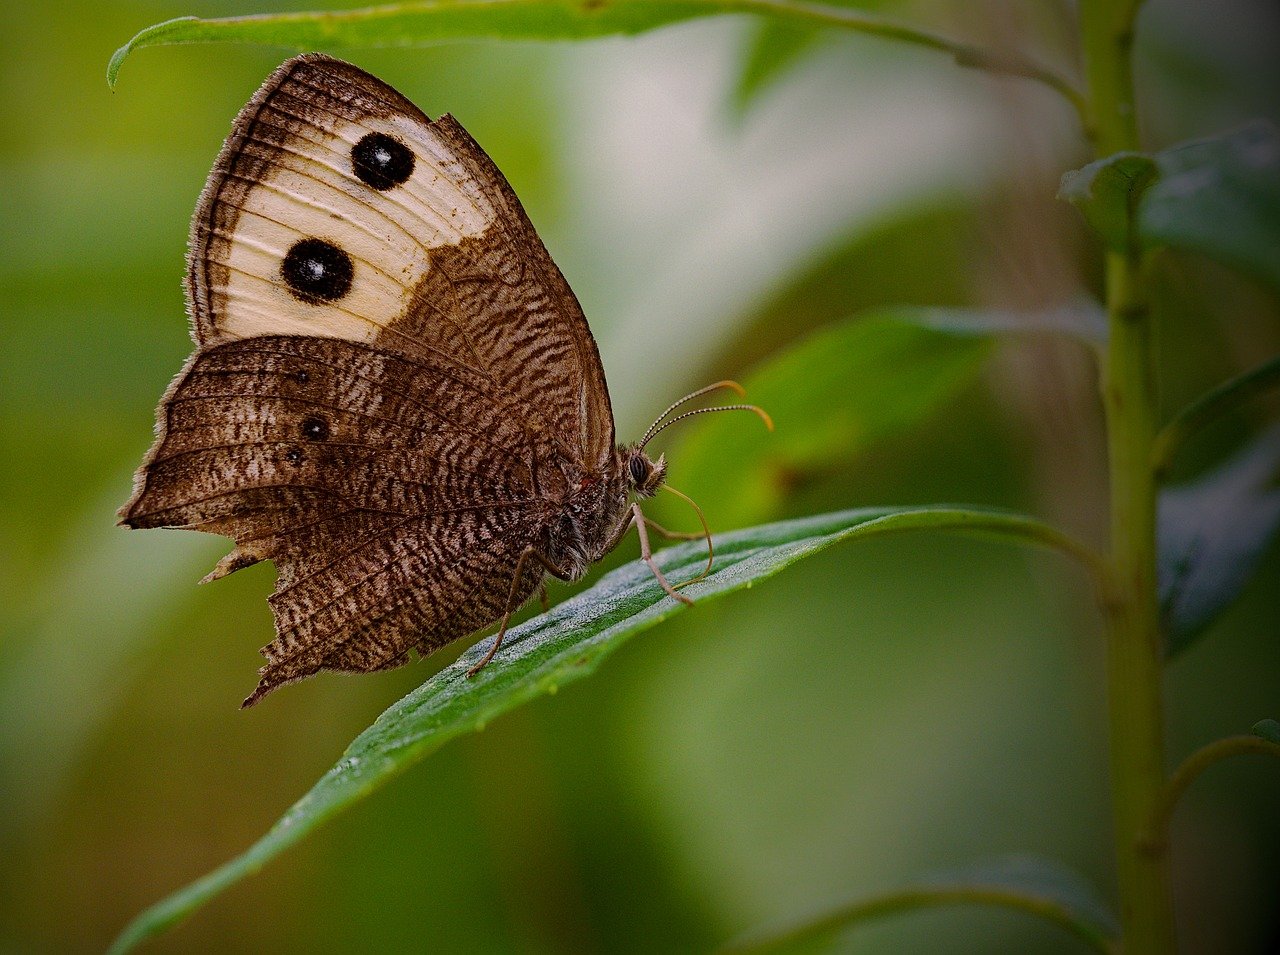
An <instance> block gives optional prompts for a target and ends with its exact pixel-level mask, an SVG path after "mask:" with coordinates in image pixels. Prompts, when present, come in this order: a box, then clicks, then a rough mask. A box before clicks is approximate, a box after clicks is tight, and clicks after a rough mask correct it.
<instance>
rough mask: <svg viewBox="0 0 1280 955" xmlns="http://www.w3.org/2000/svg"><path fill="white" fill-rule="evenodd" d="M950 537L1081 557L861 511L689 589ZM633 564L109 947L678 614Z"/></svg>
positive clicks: (734, 548)
mask: <svg viewBox="0 0 1280 955" xmlns="http://www.w3.org/2000/svg"><path fill="white" fill-rule="evenodd" d="M922 529H923V530H952V531H959V532H961V533H966V534H971V535H976V536H997V537H1002V538H1007V539H1013V540H1019V541H1022V542H1025V543H1031V544H1034V545H1036V546H1042V547H1051V548H1056V549H1059V550H1062V551H1064V552H1067V553H1069V554H1071V555H1072V556H1075V557H1082V556H1083V555H1082V554H1081V553H1078V552H1077V550H1076V545H1074V543H1073V542H1072V541H1070V539H1068V538H1066V537H1065V536H1064V535H1062V534H1061V533H1060V532H1058V531H1056V530H1054V529H1053V528H1050V527H1048V526H1046V525H1044V524H1041V523H1040V522H1038V521H1036V520H1034V519H1033V518H1029V517H1025V516H1023V515H1019V514H1014V513H1010V512H1006V511H996V510H979V509H966V508H956V507H932V508H889V507H881V508H864V509H858V510H852V511H839V512H835V513H831V514H822V515H817V516H815V517H809V518H802V519H799V520H793V521H783V522H779V523H776V524H769V525H764V526H761V527H755V528H750V529H748V530H745V531H739V532H736V533H734V534H729V535H725V536H723V537H721V538H720V539H718V541H717V546H716V556H717V567H716V569H715V570H714V571H713V572H712V574H711V576H710V577H708V578H707V579H706V580H705V581H703V582H701V583H699V584H695V585H693V586H692V587H690V588H689V589H688V591H687V593H689V594H690V595H692V596H694V597H695V598H698V599H708V598H711V597H716V596H720V595H723V594H726V593H730V592H732V591H735V590H739V589H743V588H746V587H750V586H752V585H753V584H755V583H756V582H757V581H760V580H764V579H767V578H768V577H772V576H773V575H774V574H777V573H779V572H780V571H782V570H783V569H785V568H786V567H788V566H790V565H791V564H793V563H795V562H796V561H798V560H800V559H802V558H804V557H807V556H809V555H811V554H815V553H818V552H819V551H822V550H825V549H826V548H828V547H830V546H832V545H834V544H837V543H840V542H842V541H846V540H850V539H853V538H857V537H867V536H873V535H879V534H884V533H892V532H897V531H903V530H922ZM704 561H705V551H704V550H703V549H702V547H701V546H700V544H699V543H691V544H684V545H679V546H676V547H672V548H668V549H667V550H664V551H662V552H661V554H660V562H661V564H662V566H663V570H664V572H665V573H666V574H667V575H668V576H674V577H675V578H676V579H680V578H683V577H685V576H692V575H693V574H695V573H696V572H697V571H698V570H700V568H701V566H702V564H703V563H704ZM681 610H682V605H681V604H679V603H676V602H675V601H673V600H671V599H670V598H668V597H666V596H665V594H664V593H663V592H662V590H661V588H660V587H659V586H658V585H657V583H656V582H655V581H654V580H653V578H652V575H651V574H650V573H649V571H648V569H647V568H645V567H644V566H643V565H641V564H639V562H636V561H633V562H632V563H630V564H627V565H624V566H623V567H621V568H619V569H617V570H615V571H612V572H611V573H609V574H606V575H605V576H604V577H602V578H601V579H600V580H599V581H598V582H597V583H596V584H595V585H594V586H593V587H591V588H589V589H588V590H587V591H584V592H583V593H581V594H578V595H577V596H575V597H572V598H570V599H569V600H566V601H565V602H564V603H561V604H559V605H557V606H556V607H553V608H552V609H551V610H549V611H548V612H546V613H544V614H542V615H541V616H539V617H535V618H534V619H532V620H530V621H528V622H526V623H524V624H522V625H520V626H519V627H515V628H513V629H512V630H511V631H510V632H509V633H508V635H507V639H506V640H505V641H504V643H503V648H502V650H501V651H500V652H499V653H498V654H497V656H495V658H494V659H493V661H492V662H491V663H490V664H489V665H488V666H486V667H485V668H484V669H482V670H481V671H480V672H479V673H478V674H477V675H476V677H475V678H474V679H467V677H466V675H465V674H466V671H467V669H468V668H469V667H470V666H471V664H472V663H473V662H475V661H477V660H478V659H479V658H480V656H481V655H482V654H483V652H484V649H485V645H486V644H487V643H488V641H487V640H482V641H480V642H479V643H477V644H476V645H475V646H473V647H471V648H470V649H469V650H468V651H467V652H466V653H464V654H463V655H462V656H461V657H460V658H459V659H458V660H457V661H456V662H455V663H453V664H451V665H450V666H448V667H446V668H444V669H443V670H441V671H440V672H439V673H437V674H436V675H435V676H433V677H431V678H430V679H428V680H427V681H426V682H425V683H423V684H422V686H420V687H418V689H416V690H414V691H413V692H411V693H410V694H408V695H407V696H406V697H404V698H403V699H402V700H400V701H399V702H397V703H395V704H393V705H392V706H391V707H389V708H388V709H387V710H386V711H385V712H384V713H383V714H382V715H381V716H379V717H378V719H377V720H375V721H374V723H373V724H372V725H371V726H370V727H369V728H368V729H366V730H365V731H364V732H363V733H361V734H360V735H359V736H357V737H356V739H355V740H354V741H353V742H352V743H351V745H350V746H349V747H347V749H346V751H345V752H344V753H343V755H342V758H341V759H339V761H338V762H337V764H335V766H334V767H333V768H332V769H330V770H329V771H328V772H327V773H326V774H325V775H324V776H323V777H321V779H320V780H319V781H318V782H317V783H316V784H315V785H314V786H313V787H312V788H311V789H310V790H309V791H308V792H307V793H306V794H305V795H304V796H303V797H302V798H301V799H299V800H298V801H297V802H296V803H294V805H293V806H291V807H290V808H289V809H288V810H287V811H286V812H285V814H284V815H283V816H282V817H281V818H280V820H279V821H278V822H277V823H276V824H275V825H274V826H272V828H271V829H270V830H269V831H268V832H267V833H266V835H264V836H263V837H262V838H261V839H259V840H258V841H257V842H256V843H254V844H253V845H252V846H250V847H249V849H248V850H246V851H245V852H244V853H243V854H241V855H240V856H237V857H236V858H234V859H232V860H230V861H229V862H227V863H225V864H224V865H222V866H221V867H219V868H218V869H215V870H214V871H213V872H210V873H208V874H207V875H205V876H203V877H201V878H200V879H198V880H196V881H195V882H193V883H191V884H190V885H188V886H186V887H185V888H183V889H180V890H179V891H177V892H175V893H173V894H172V895H170V896H168V897H167V898H165V899H163V900H161V901H160V902H158V903H156V904H155V905H153V906H152V907H151V908H149V909H147V910H146V911H144V912H143V913H141V914H140V915H139V916H138V917H137V918H135V919H134V920H133V921H132V922H130V923H129V924H128V925H127V926H125V928H124V930H123V931H122V932H121V933H120V935H119V937H118V938H117V939H116V941H115V943H114V945H113V946H112V948H111V952H113V953H121V952H126V951H129V950H130V949H132V948H133V947H134V946H136V945H137V944H139V943H140V942H142V941H144V940H146V939H147V938H151V937H153V936H154V935H157V934H159V933H161V932H163V931H164V930H165V929H167V928H169V927H171V926H173V925H175V924H177V923H178V922H180V921H182V920H183V919H185V918H186V917H187V916H189V915H190V914H191V913H192V912H194V911H195V910H196V909H197V908H199V907H200V906H202V905H204V904H205V903H207V902H208V901H210V900H211V899H212V898H214V897H215V896H216V895H218V894H219V893H220V892H221V891H223V890H224V889H226V888H227V887H229V886H231V885H233V884H234V883H236V882H238V881H239V880H240V879H242V878H244V877H246V876H248V875H251V874H253V873H255V872H257V871H258V870H259V869H260V868H261V867H262V866H263V865H265V864H266V863H267V862H268V861H269V860H271V859H272V858H274V857H275V856H276V855H278V854H280V853H281V852H283V851H284V850H285V849H287V848H289V847H290V846H292V845H293V844H295V843H296V842H298V841H299V840H301V839H302V838H304V837H305V836H306V835H308V834H309V833H310V832H312V831H314V830H315V829H316V828H317V827H318V826H319V825H321V824H322V823H324V822H325V821H327V820H328V819H330V818H332V817H333V816H334V815H336V814H338V813H339V812H341V811H342V810H343V809H345V808H347V807H348V806H350V805H352V804H353V803H355V802H357V801H359V800H360V799H362V798H363V797H365V796H367V795H368V794H369V793H371V792H373V791H374V790H375V789H377V788H378V787H380V786H381V785H383V784H384V783H386V782H388V781H389V780H390V779H392V778H394V777H395V776H396V775H398V774H399V773H401V772H403V771H404V770H405V769H407V768H409V766H411V765H413V764H414V763H416V762H417V761H419V760H420V759H422V758H423V757H425V756H426V755H428V754H429V753H431V752H433V751H434V750H435V749H437V748H439V747H440V746H442V745H444V743H446V742H448V741H449V740H451V739H453V738H455V737H457V736H460V735H462V734H464V733H467V732H471V731H472V730H476V729H479V728H482V727H483V726H484V725H485V724H486V723H487V722H488V721H489V720H491V719H493V718H494V717H496V716H498V715H500V714H502V713H504V712H506V711H508V710H510V709H513V708H514V707H516V706H519V705H521V704H522V703H525V702H527V701H529V700H531V699H534V698H535V697H537V696H540V695H543V694H545V693H551V692H554V691H555V690H556V689H557V688H558V687H560V686H562V685H564V684H566V683H569V682H572V681H573V680H576V679H581V678H583V677H585V676H587V675H588V674H590V673H592V672H594V670H595V669H596V667H598V666H599V664H600V663H601V662H602V661H603V660H604V658H605V657H606V656H608V654H609V653H611V652H612V651H613V650H615V649H617V648H618V647H619V646H620V645H621V644H622V643H623V642H625V640H626V639H628V638H629V637H631V636H633V635H635V634H636V633H639V632H641V631H643V630H646V629H648V628H649V627H651V626H653V625H655V624H657V623H659V622H660V621H662V620H664V619H666V618H667V617H669V616H670V615H672V614H674V613H677V612H680V611H681Z"/></svg>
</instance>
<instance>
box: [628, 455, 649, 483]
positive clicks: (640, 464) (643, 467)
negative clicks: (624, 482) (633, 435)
mask: <svg viewBox="0 0 1280 955" xmlns="http://www.w3.org/2000/svg"><path fill="white" fill-rule="evenodd" d="M627 470H629V471H630V472H631V483H632V484H634V485H635V486H636V487H640V486H642V485H643V484H644V482H645V481H646V480H648V478H649V462H648V461H646V460H644V459H643V458H640V457H634V458H632V459H631V461H630V463H628V464H627Z"/></svg>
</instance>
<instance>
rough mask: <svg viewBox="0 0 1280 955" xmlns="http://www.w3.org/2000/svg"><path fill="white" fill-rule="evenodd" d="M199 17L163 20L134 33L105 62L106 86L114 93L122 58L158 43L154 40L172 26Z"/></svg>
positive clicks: (122, 61) (168, 30)
mask: <svg viewBox="0 0 1280 955" xmlns="http://www.w3.org/2000/svg"><path fill="white" fill-rule="evenodd" d="M198 19H199V17H175V18H174V19H172V20H165V21H164V22H163V23H153V24H152V25H151V26H149V27H145V28H143V29H141V30H139V31H138V32H137V33H135V34H134V35H133V36H131V37H130V38H129V40H128V41H127V42H126V43H125V44H124V46H122V47H120V48H119V49H118V50H116V51H115V52H114V53H112V54H111V59H110V60H108V61H107V86H108V87H109V88H110V89H111V90H112V91H114V90H115V88H116V83H117V81H118V80H119V79H120V67H121V65H122V64H123V63H124V58H125V57H126V56H128V55H129V54H130V53H132V52H133V51H134V50H135V49H136V48H137V47H140V46H151V45H152V44H153V43H155V42H158V41H157V40H155V39H154V38H155V37H157V36H163V35H164V34H166V33H169V32H170V31H171V30H172V28H173V26H174V25H175V24H178V23H187V22H190V21H192V20H198Z"/></svg>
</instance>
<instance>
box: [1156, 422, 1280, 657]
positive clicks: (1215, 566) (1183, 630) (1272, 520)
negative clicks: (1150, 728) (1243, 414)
mask: <svg viewBox="0 0 1280 955" xmlns="http://www.w3.org/2000/svg"><path fill="white" fill-rule="evenodd" d="M1278 480H1280V426H1277V427H1272V428H1271V429H1270V430H1268V431H1266V432H1264V433H1263V434H1262V435H1261V436H1260V437H1258V438H1257V439H1256V440H1255V441H1254V442H1253V443H1252V444H1250V445H1248V446H1247V447H1246V448H1245V449H1244V450H1243V451H1241V452H1240V453H1239V454H1237V455H1236V456H1235V457H1234V458H1232V459H1231V460H1230V461H1228V462H1227V463H1225V464H1223V465H1222V466H1220V467H1219V468H1217V469H1215V470H1214V471H1212V472H1210V473H1209V474H1207V475H1205V476H1204V477H1202V478H1200V479H1198V480H1196V481H1193V482H1191V483H1189V484H1182V485H1178V486H1176V487H1171V488H1168V489H1166V490H1165V491H1164V492H1162V493H1161V495H1160V539H1159V548H1160V550H1159V571H1160V604H1161V613H1162V616H1163V619H1164V626H1165V633H1166V636H1167V638H1168V651H1169V653H1170V655H1172V654H1174V653H1177V652H1179V651H1181V650H1183V649H1185V648H1186V647H1188V646H1190V645H1191V644H1192V643H1193V642H1194V641H1195V640H1196V638H1197V637H1199V636H1200V635H1201V634H1202V633H1203V632H1204V631H1205V629H1206V628H1207V627H1208V626H1209V624H1210V623H1212V622H1213V620H1214V619H1215V618H1216V617H1217V616H1218V614H1220V613H1221V612H1222V611H1223V610H1225V609H1226V608H1227V607H1228V606H1229V605H1230V604H1231V603H1232V601H1234V600H1235V598H1236V597H1237V596H1239V594H1240V592H1241V591H1242V590H1243V589H1244V587H1245V585H1246V584H1247V583H1248V582H1249V581H1250V579H1252V577H1253V574H1254V571H1255V570H1256V569H1257V566H1258V562H1259V561H1260V560H1261V559H1262V556H1263V554H1264V553H1265V552H1266V549H1267V547H1268V546H1269V545H1270V543H1271V541H1272V539H1273V538H1274V537H1275V535H1276V531H1277V530H1278V529H1280V486H1277V481H1278Z"/></svg>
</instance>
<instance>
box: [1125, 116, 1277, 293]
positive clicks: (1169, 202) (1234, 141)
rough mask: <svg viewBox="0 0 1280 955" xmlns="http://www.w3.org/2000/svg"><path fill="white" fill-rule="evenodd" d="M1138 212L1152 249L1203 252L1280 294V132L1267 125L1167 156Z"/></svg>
mask: <svg viewBox="0 0 1280 955" xmlns="http://www.w3.org/2000/svg"><path fill="white" fill-rule="evenodd" d="M1155 161H1156V165H1157V166H1159V169H1160V175H1159V179H1158V180H1157V181H1156V182H1155V183H1154V184H1153V185H1152V186H1151V187H1150V188H1149V189H1148V190H1147V191H1146V193H1145V194H1144V195H1143V197H1142V202H1141V205H1140V207H1139V209H1138V229H1139V231H1140V233H1141V234H1142V239H1143V241H1144V242H1145V243H1146V244H1147V245H1148V246H1158V245H1167V246H1170V247H1172V248H1176V249H1186V250H1190V251H1195V252H1200V253H1202V254H1204V255H1207V256H1209V257H1210V258H1213V259H1216V260H1218V261H1220V262H1224V263H1227V264H1228V265H1233V266H1235V267H1236V268H1238V269H1240V270H1241V271H1243V272H1247V273H1249V274H1251V275H1253V276H1255V277H1256V278H1258V279H1261V280H1262V281H1264V282H1267V283H1269V284H1270V285H1271V286H1273V287H1275V288H1280V130H1277V129H1276V127H1275V126H1274V125H1272V124H1271V123H1269V122H1265V121H1258V122H1254V123H1250V124H1249V125H1248V126H1245V127H1243V128H1241V129H1238V130H1235V131H1234V132H1230V133H1225V134H1223V135H1221V136H1216V137H1214V138H1212V139H1203V140H1198V141H1196V142H1191V143H1185V144H1183V145H1181V146H1175V147H1173V148H1172V149H1166V150H1165V151H1164V152H1161V153H1159V154H1158V155H1157V156H1156V157H1155Z"/></svg>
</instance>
